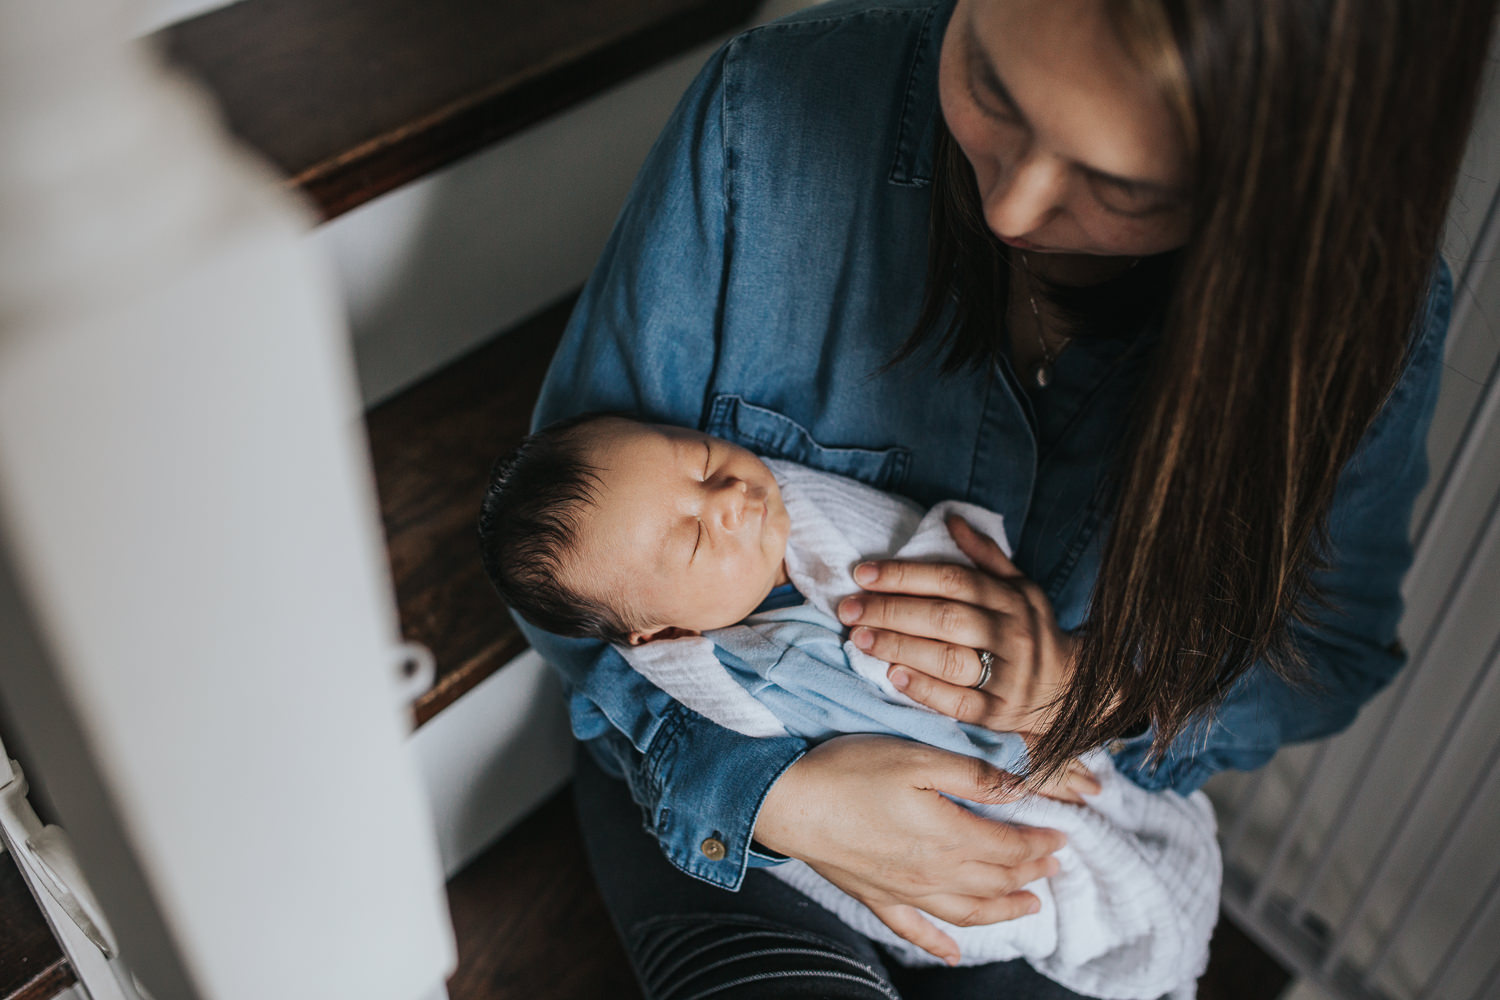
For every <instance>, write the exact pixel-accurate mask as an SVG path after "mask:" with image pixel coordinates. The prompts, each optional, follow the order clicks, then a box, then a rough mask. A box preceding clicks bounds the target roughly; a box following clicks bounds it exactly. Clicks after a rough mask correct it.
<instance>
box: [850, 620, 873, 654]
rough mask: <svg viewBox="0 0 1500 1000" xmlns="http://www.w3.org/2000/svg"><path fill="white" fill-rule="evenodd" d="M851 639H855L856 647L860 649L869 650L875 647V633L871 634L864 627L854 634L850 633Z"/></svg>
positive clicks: (856, 630)
mask: <svg viewBox="0 0 1500 1000" xmlns="http://www.w3.org/2000/svg"><path fill="white" fill-rule="evenodd" d="M849 638H850V639H853V640H854V645H856V646H858V647H859V648H860V649H869V648H870V647H871V646H873V645H875V633H874V632H871V631H870V630H869V629H867V628H865V627H864V626H863V625H861V626H860V627H859V628H857V629H855V630H854V631H853V632H851V633H849Z"/></svg>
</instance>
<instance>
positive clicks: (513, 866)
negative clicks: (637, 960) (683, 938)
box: [448, 786, 641, 1000]
mask: <svg viewBox="0 0 1500 1000" xmlns="http://www.w3.org/2000/svg"><path fill="white" fill-rule="evenodd" d="M448 908H449V910H450V911H451V912H452V915H453V929H454V933H455V934H456V936H457V938H458V971H457V972H455V973H454V974H453V977H452V978H451V979H449V980H448V995H449V997H450V998H451V1000H640V996H641V993H640V989H639V987H637V985H636V982H635V977H634V976H633V975H632V974H631V971H630V963H629V961H628V960H627V959H626V958H625V952H624V949H623V948H621V947H620V943H619V939H618V938H617V937H616V936H615V930H614V926H613V925H612V924H611V923H610V920H609V915H608V913H606V912H605V909H604V902H603V901H602V900H601V899H600V898H599V891H598V890H597V889H596V888H594V882H593V878H592V876H590V875H589V870H588V863H587V861H586V860H585V858H584V853H583V839H582V838H581V837H580V836H579V833H578V822H577V815H576V813H575V812H574V810H573V799H572V789H571V786H570V787H569V788H565V789H563V790H562V791H561V792H558V793H557V794H556V795H554V796H553V797H552V798H551V799H549V800H548V801H547V802H545V803H544V804H543V805H542V806H541V807H539V808H538V809H537V810H536V811H534V812H533V813H532V814H531V815H529V816H528V817H527V818H526V819H524V820H522V821H521V823H520V824H519V825H517V826H516V827H515V828H514V829H512V830H511V831H510V832H509V833H507V834H506V835H505V836H504V837H502V838H500V840H499V841H498V842H496V843H495V845H494V846H492V847H491V848H490V849H489V850H488V851H486V852H485V853H484V854H482V855H480V856H479V858H478V859H476V860H475V861H474V862H472V863H471V864H470V865H469V866H468V867H467V868H465V869H464V870H463V871H461V872H459V873H458V874H457V875H455V876H454V877H453V879H452V881H450V882H449V883H448Z"/></svg>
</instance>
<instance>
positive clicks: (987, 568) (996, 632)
mask: <svg viewBox="0 0 1500 1000" xmlns="http://www.w3.org/2000/svg"><path fill="white" fill-rule="evenodd" d="M948 530H949V532H950V533H951V534H952V535H953V540H954V541H955V542H957V543H958V547H959V549H960V550H961V551H962V552H963V553H964V555H966V556H968V557H969V558H970V559H971V560H973V562H974V566H975V567H977V568H970V567H968V566H958V565H954V564H952V563H920V562H899V561H882V562H872V563H861V564H860V565H859V566H857V567H856V568H855V570H854V579H855V582H857V583H858V584H859V585H860V586H862V587H864V588H865V591H866V592H865V593H863V594H860V595H857V596H855V597H849V598H846V599H845V600H844V601H843V602H841V603H840V604H839V607H838V613H839V620H840V621H842V622H843V623H844V624H845V625H851V626H854V628H853V630H852V631H851V632H850V635H849V637H850V639H852V640H853V642H854V644H855V645H856V646H858V647H859V648H860V649H863V650H864V651H865V652H867V653H869V654H870V655H872V656H875V657H877V658H879V659H882V660H886V661H888V662H889V663H890V664H891V668H890V671H889V677H890V679H891V683H892V684H894V685H895V686H896V687H897V688H898V689H900V690H901V691H904V692H905V693H906V695H907V696H908V697H910V698H911V699H912V700H914V701H918V702H921V703H922V704H923V705H926V706H927V707H928V708H931V709H934V710H936V711H939V712H942V713H943V714H944V715H949V716H952V717H953V718H955V719H958V720H959V721H960V722H969V723H973V724H974V725H978V726H984V727H985V728H987V729H992V730H995V731H996V732H1015V731H1025V732H1041V731H1042V730H1044V729H1045V728H1046V725H1047V721H1048V709H1049V706H1050V705H1051V704H1052V702H1053V700H1054V699H1055V698H1056V697H1057V695H1058V694H1059V693H1060V692H1061V691H1062V690H1063V687H1064V686H1065V685H1066V684H1067V683H1068V680H1069V678H1070V677H1071V676H1072V671H1073V642H1074V640H1073V638H1072V637H1071V636H1070V635H1068V634H1067V633H1066V632H1064V631H1063V630H1062V629H1061V628H1059V627H1058V624H1057V618H1056V617H1055V616H1054V615H1053V613H1052V603H1051V602H1050V601H1048V600H1047V597H1046V595H1045V594H1043V593H1042V589H1041V588H1040V587H1038V586H1037V585H1036V584H1035V583H1032V582H1031V581H1030V580H1028V579H1027V578H1026V577H1025V575H1023V574H1022V573H1021V572H1020V570H1018V569H1016V567H1015V564H1014V563H1012V562H1011V561H1010V560H1009V559H1008V558H1006V555H1005V553H1004V552H1002V551H1000V546H999V545H997V544H995V542H994V540H993V539H991V538H989V537H987V536H985V535H981V534H980V533H979V532H977V531H975V530H974V529H973V528H972V527H970V525H969V524H968V522H967V521H965V520H963V519H962V518H960V517H952V518H949V520H948ZM981 649H983V650H988V651H989V652H990V653H991V654H993V656H994V662H993V666H992V669H991V674H990V677H989V679H988V680H987V681H986V682H985V683H984V686H983V687H982V688H975V687H974V685H975V684H976V683H977V682H978V681H979V679H980V677H981V676H982V667H981V664H980V659H979V653H978V650H981Z"/></svg>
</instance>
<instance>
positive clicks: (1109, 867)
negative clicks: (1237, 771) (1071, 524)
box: [480, 415, 1220, 1000]
mask: <svg viewBox="0 0 1500 1000" xmlns="http://www.w3.org/2000/svg"><path fill="white" fill-rule="evenodd" d="M954 513H957V514H960V515H961V516H963V517H964V518H965V519H967V520H968V521H969V522H970V523H971V524H972V525H974V527H975V528H976V529H978V530H980V531H982V532H984V533H986V534H988V535H990V536H991V537H992V538H994V539H995V540H996V541H997V542H998V543H999V544H1000V546H1001V547H1002V548H1003V549H1006V550H1007V552H1008V545H1007V542H1006V540H1005V529H1004V523H1003V521H1002V520H1001V518H1000V517H999V515H997V514H995V513H993V512H990V511H986V510H984V509H982V508H979V507H975V506H973V505H970V504H963V503H958V502H953V501H950V502H947V503H944V504H939V505H938V506H937V507H935V508H933V509H932V510H931V511H928V512H926V513H925V514H924V513H923V512H922V511H921V510H920V509H919V508H917V507H916V506H915V505H913V504H911V503H909V502H908V501H905V500H903V499H901V498H899V497H895V496H892V495H890V494H887V493H883V492H881V491H879V490H875V489H872V488H870V487H868V486H865V485H863V484H861V483H857V482H854V481H852V480H849V479H845V478H843V477H840V476H835V475H831V474H828V473H822V472H817V471H814V470H811V469H808V468H805V467H803V466H799V465H796V464H793V463H789V462H782V461H777V460H766V461H762V460H761V459H760V458H758V457H757V456H755V455H754V454H752V453H751V452H749V451H746V450H745V449H743V448H740V447H738V446H736V445H734V444H731V443H729V442H727V441H723V440H721V439H718V438H714V437H710V436H708V435H706V434H702V433H699V432H697V431H691V430H686V429H683V428H678V427H669V426H661V425H649V424H645V423H641V422H638V421H636V420H633V419H630V418H627V417H621V416H616V415H592V416H584V417H579V418H575V419H573V420H570V421H565V422H563V423H560V424H556V425H553V426H552V427H549V428H547V429H545V430H543V431H542V432H540V433H538V434H535V435H533V436H531V437H530V438H528V439H527V440H526V441H524V442H523V443H522V445H521V446H520V448H518V449H517V450H516V451H515V452H513V453H512V454H510V455H508V456H506V457H505V458H503V459H501V461H500V462H498V463H497V465H496V467H495V471H494V473H493V475H492V477H491V482H490V486H489V489H488V491H487V493H486V496H485V498H484V502H483V507H482V510H481V514H480V538H481V548H482V554H483V558H484V563H485V569H486V571H487V572H488V574H489V576H490V579H491V580H492V581H494V583H495V585H496V587H497V589H498V590H499V591H500V593H501V596H502V597H504V598H505V599H506V601H507V602H508V603H509V604H510V605H511V607H512V608H514V609H515V610H516V611H517V613H519V614H520V615H522V616H523V617H524V618H526V619H527V620H528V621H530V622H532V623H533V624H535V625H537V626H538V627H540V628H543V629H546V630H547V631H550V632H554V633H556V634H559V635H568V636H583V637H592V638H597V639H602V640H605V641H607V642H610V643H613V644H614V645H615V648H616V649H617V650H618V651H619V652H620V653H621V655H623V656H624V657H625V658H626V659H627V660H628V661H629V662H630V663H631V665H632V666H633V667H634V668H635V669H636V670H638V671H640V672H641V673H642V674H644V675H645V676H646V677H648V678H649V679H650V680H651V681H652V682H654V683H655V684H656V685H657V686H659V687H661V688H662V689H663V690H664V691H666V692H667V693H668V694H671V695H672V696H673V697H675V698H677V699H678V700H679V701H681V702H682V703H683V704H685V705H686V706H687V707H689V708H691V709H693V710H694V711H697V712H699V713H700V714H702V715H704V716H706V717H708V718H710V719H712V720H713V721H715V722H717V723H719V724H720V725H724V726H727V727H729V728H732V729H735V730H737V731H739V732H742V733H746V734H748V735H753V736H771V735H783V734H786V733H791V734H793V735H797V736H801V737H803V738H805V739H808V740H810V741H820V740H826V739H829V738H832V737H833V736H837V735H841V734H844V733H884V734H890V735H897V736H904V737H907V738H910V739H914V740H918V741H920V742H923V743H928V744H930V745H933V746H937V747H941V748H943V749H946V750H951V751H953V752H955V753H962V754H967V755H969V756H974V757H980V758H983V759H985V760H987V761H989V762H990V763H992V764H994V765H995V766H996V767H999V768H1001V769H1003V770H1007V771H1011V772H1018V771H1022V770H1024V766H1025V748H1024V743H1023V741H1022V740H1021V738H1020V737H1019V736H1017V735H1016V734H1011V733H993V732H990V731H988V730H985V729H982V728H980V727H976V726H969V725H965V724H962V723H958V722H956V721H954V720H952V719H950V718H947V717H946V716H942V715H939V714H938V713H935V712H932V711H930V710H928V709H926V708H925V707H923V706H920V705H918V704H916V703H915V702H913V701H911V700H910V699H908V698H906V697H905V696H904V695H902V694H901V693H900V692H899V691H897V690H896V689H895V688H894V687H893V686H892V685H891V684H890V682H889V680H888V679H887V677H886V669H887V667H888V666H889V665H888V664H886V663H883V662H881V661H878V660H875V659H873V658H872V657H870V656H869V655H868V654H866V653H864V652H863V651H861V650H859V649H858V648H857V647H855V646H854V644H853V643H851V642H848V641H847V640H846V637H845V635H844V629H843V626H842V625H841V624H840V623H839V622H838V619H837V617H836V615H835V613H834V609H835V608H836V607H837V605H838V602H839V601H840V600H842V599H843V598H844V597H846V596H848V595H850V594H853V593H856V592H857V591H858V589H859V588H858V586H857V585H856V584H855V583H854V581H853V578H852V576H851V575H850V571H851V570H852V568H853V567H854V566H855V565H856V564H858V563H859V562H861V561H864V560H866V559H871V558H886V557H891V556H895V557H897V558H905V559H923V560H937V561H946V562H960V563H967V562H968V560H967V559H966V558H965V557H964V556H963V555H962V553H961V552H960V551H959V550H958V548H957V546H956V544H955V543H954V542H953V540H952V538H951V537H950V536H949V534H948V531H947V528H946V519H947V517H948V516H950V515H952V514H954ZM1086 763H1087V764H1088V765H1089V767H1090V770H1091V771H1092V773H1093V774H1094V776H1095V777H1096V778H1097V779H1099V782H1100V786H1101V790H1100V793H1099V794H1098V795H1094V796H1090V798H1089V802H1088V805H1087V806H1075V805H1069V804H1065V803H1061V802H1056V801H1052V800H1049V799H1043V798H1038V797H1033V798H1030V799H1026V800H1023V801H1020V802H1015V803H1010V804H1007V805H1003V806H994V805H977V804H973V803H964V804H965V805H967V806H969V807H970V808H973V809H975V810H976V811H978V812H981V813H983V814H985V815H988V816H993V817H995V818H998V819H1004V820H1008V821H1013V822H1025V823H1029V824H1032V825H1036V826H1047V827H1052V828H1054V829H1058V830H1061V831H1063V832H1064V833H1066V834H1067V835H1068V840H1069V843H1068V846H1067V847H1065V848H1064V849H1063V850H1062V851H1060V852H1059V853H1058V855H1057V857H1058V861H1059V865H1060V870H1059V872H1058V874H1057V875H1054V876H1052V877H1051V878H1049V879H1044V880H1039V881H1038V882H1036V883H1033V884H1032V885H1030V886H1027V888H1028V890H1030V891H1032V892H1033V893H1035V894H1036V895H1037V897H1038V898H1039V899H1040V900H1041V901H1042V907H1041V910H1040V911H1039V912H1038V913H1036V914H1033V915H1030V916H1026V917H1021V918H1019V919H1016V920H1011V921H1006V922H1004V923H1000V924H993V925H989V926H985V927H964V928H959V927H953V926H951V925H948V924H946V923H944V922H942V921H936V920H935V921H934V922H935V923H937V924H938V925H939V926H940V927H942V928H943V930H945V931H946V932H947V933H949V934H950V935H951V936H952V937H953V939H954V940H955V941H956V942H957V943H958V945H959V947H960V949H961V951H962V953H963V960H962V961H963V963H964V964H978V963H982V962H991V961H1003V960H1009V959H1013V958H1018V957H1019V958H1025V959H1027V960H1028V961H1029V962H1030V963H1031V964H1032V965H1033V966H1034V967H1035V968H1037V969H1038V971H1040V972H1042V973H1043V974H1045V975H1048V976H1049V977H1051V978H1052V979H1054V980H1056V981H1057V982H1059V983H1061V984H1063V985H1064V986H1067V987H1069V988H1070V989H1072V990H1074V991H1076V992H1079V993H1084V994H1088V995H1091V996H1099V997H1118V998H1132V1000H1134V998H1142V1000H1144V998H1154V997H1159V996H1161V995H1163V994H1166V993H1177V994H1178V995H1191V993H1192V989H1193V985H1194V982H1195V980H1196V978H1197V976H1198V975H1200V974H1201V973H1202V970H1203V968H1204V966H1205V965H1206V962H1207V952H1208V939H1209V936H1210V934H1211V932H1212V929H1213V924H1214V921H1215V919H1216V916H1217V910H1218V885H1219V880H1220V862H1219V855H1218V848H1217V844H1216V842H1215V839H1214V824H1213V816H1212V811H1211V809H1210V808H1209V806H1208V804H1207V800H1206V799H1205V798H1204V797H1203V796H1202V795H1201V793H1199V794H1195V795H1194V796H1192V797H1189V798H1183V797H1181V796H1178V795H1176V794H1175V793H1170V792H1164V793H1151V792H1147V791H1145V790H1143V789H1141V788H1139V787H1137V786H1135V785H1134V784H1132V783H1131V782H1129V781H1128V780H1126V779H1124V778H1123V777H1121V776H1120V775H1118V774H1117V773H1115V771H1114V769H1113V766H1112V765H1111V763H1110V761H1109V758H1108V756H1107V755H1105V754H1103V753H1096V754H1093V755H1090V756H1089V758H1088V759H1087V761H1086ZM771 872H772V874H774V875H776V876H777V877H779V878H781V879H782V880H783V881H785V882H787V883H788V884H790V885H792V886H793V887H794V888H797V889H798V890H799V891H801V892H803V893H804V894H805V895H807V896H809V897H810V898H812V899H813V900H814V901H815V902H817V903H819V904H820V905H822V906H824V907H825V908H827V909H829V910H831V911H832V912H834V913H835V914H837V915H838V916H839V917H840V918H841V919H843V920H844V921H845V922H846V923H848V924H850V925H851V926H853V927H854V928H855V929H857V930H859V931H860V932H861V933H863V934H865V935H867V936H868V937H870V938H872V939H873V940H875V941H877V942H879V943H880V944H882V945H883V946H885V947H886V948H887V949H888V950H889V951H891V952H892V953H893V954H894V955H895V956H896V957H897V958H898V960H900V961H902V962H905V963H907V964H927V963H936V962H937V961H938V960H937V959H936V958H934V957H933V956H931V955H928V954H927V953H926V952H924V951H922V950H920V949H918V948H916V947H915V946H913V945H911V944H910V943H908V942H906V941H904V940H903V939H901V938H899V937H897V936H896V935H895V934H893V933H892V932H891V931H890V930H889V929H887V928H886V927H885V925H884V924H882V923H880V921H879V920H878V919H876V918H875V916H874V915H873V914H872V913H870V911H869V910H868V909H866V908H865V907H863V906H862V905H861V904H859V903H858V902H857V901H856V900H854V899H853V898H852V897H849V896H847V895H846V894H844V893H843V892H842V891H841V890H839V889H838V888H837V887H836V886H834V885H833V884H832V883H830V882H827V881H826V880H824V879H823V878H822V877H821V876H819V875H818V874H817V873H816V872H814V871H812V869H811V868H809V867H807V866H806V865H804V864H802V863H801V862H799V861H790V862H787V863H785V864H782V865H779V866H777V867H775V868H773V869H771Z"/></svg>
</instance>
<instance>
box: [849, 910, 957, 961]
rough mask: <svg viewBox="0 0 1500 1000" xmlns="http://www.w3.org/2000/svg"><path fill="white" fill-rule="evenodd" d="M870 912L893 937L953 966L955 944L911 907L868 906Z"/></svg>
mask: <svg viewBox="0 0 1500 1000" xmlns="http://www.w3.org/2000/svg"><path fill="white" fill-rule="evenodd" d="M868 905H869V907H870V912H871V913H873V914H875V916H876V918H877V919H878V920H879V921H880V922H881V923H883V924H885V925H886V926H887V927H889V928H890V929H891V931H892V932H893V933H895V934H896V936H897V937H901V938H905V939H906V940H908V941H910V942H911V943H912V944H914V945H916V946H917V947H918V948H921V949H922V950H923V951H925V952H928V953H929V954H931V955H935V956H936V957H937V958H939V959H941V960H942V961H944V962H947V963H948V964H949V965H957V964H958V960H959V957H960V956H959V951H958V944H957V943H956V942H955V941H954V940H953V939H952V938H951V937H949V936H948V935H947V934H944V933H943V932H942V931H940V930H938V929H937V927H936V926H935V925H934V924H933V922H932V921H931V920H928V919H927V918H926V917H924V916H922V911H921V910H919V909H917V908H916V907H915V906H907V905H905V904H903V903H885V904H876V903H871V904H868Z"/></svg>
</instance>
